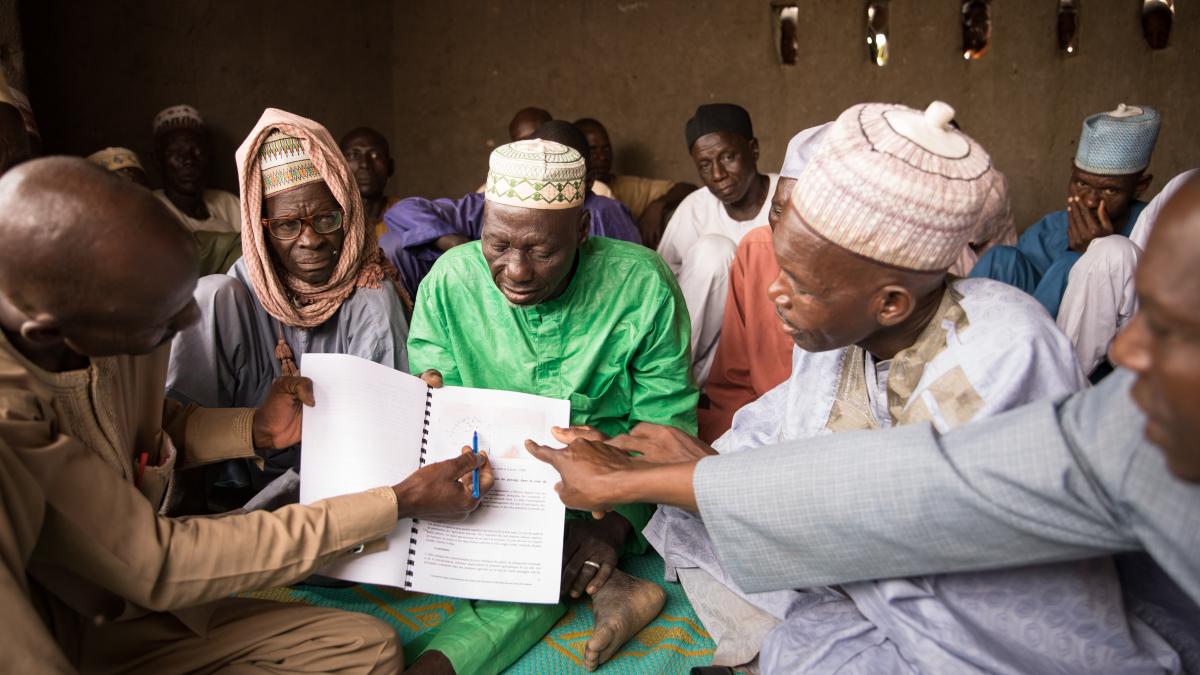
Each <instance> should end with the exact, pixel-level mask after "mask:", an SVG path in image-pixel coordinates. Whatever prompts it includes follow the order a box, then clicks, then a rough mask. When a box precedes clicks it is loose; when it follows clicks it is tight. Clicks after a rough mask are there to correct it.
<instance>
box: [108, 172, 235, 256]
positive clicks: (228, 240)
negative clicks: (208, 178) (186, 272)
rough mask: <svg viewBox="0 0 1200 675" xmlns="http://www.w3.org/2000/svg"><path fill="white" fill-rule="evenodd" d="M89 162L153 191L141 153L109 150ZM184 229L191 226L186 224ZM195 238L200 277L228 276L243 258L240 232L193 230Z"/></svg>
mask: <svg viewBox="0 0 1200 675" xmlns="http://www.w3.org/2000/svg"><path fill="white" fill-rule="evenodd" d="M88 161H90V162H92V163H93V164H98V165H99V166H101V167H103V168H105V169H107V170H108V171H111V172H113V173H115V174H117V175H118V176H120V177H121V178H124V179H126V180H128V181H132V182H134V183H137V184H138V185H141V186H142V187H144V188H146V189H147V190H149V189H150V180H149V178H147V177H146V170H145V169H144V168H142V163H141V161H140V160H139V159H138V156H137V153H135V152H134V151H132V150H129V149H127V148H105V149H103V150H98V151H96V152H93V153H92V154H90V155H88ZM184 225H185V226H186V225H187V223H186V222H184ZM192 238H193V239H195V240H196V259H197V260H198V261H199V267H198V269H199V270H200V276H204V275H207V274H224V273H225V272H228V271H229V268H230V267H233V263H235V262H237V259H238V258H240V257H242V237H241V235H240V234H238V233H237V232H217V231H214V230H192Z"/></svg>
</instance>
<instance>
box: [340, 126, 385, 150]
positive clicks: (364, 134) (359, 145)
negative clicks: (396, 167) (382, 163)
mask: <svg viewBox="0 0 1200 675" xmlns="http://www.w3.org/2000/svg"><path fill="white" fill-rule="evenodd" d="M350 150H377V151H379V152H381V153H383V154H387V153H388V144H387V141H386V140H385V139H384V138H383V136H381V135H379V134H376V133H372V132H370V131H360V132H358V133H356V134H353V135H352V136H350V137H349V138H347V139H345V140H344V141H342V151H343V152H348V151H350Z"/></svg>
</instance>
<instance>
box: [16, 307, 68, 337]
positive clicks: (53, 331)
mask: <svg viewBox="0 0 1200 675" xmlns="http://www.w3.org/2000/svg"><path fill="white" fill-rule="evenodd" d="M21 337H23V338H25V339H26V340H28V341H30V342H34V343H38V344H47V345H48V344H54V343H57V342H62V339H63V334H62V326H61V325H60V324H59V322H58V319H55V318H54V317H52V316H50V315H49V314H39V315H37V316H36V317H34V318H32V319H26V320H25V321H24V322H23V323H22V324H21Z"/></svg>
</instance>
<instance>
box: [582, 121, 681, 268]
mask: <svg viewBox="0 0 1200 675" xmlns="http://www.w3.org/2000/svg"><path fill="white" fill-rule="evenodd" d="M575 127H576V128H578V129H579V130H580V131H582V132H583V135H584V136H585V137H587V142H588V152H589V154H590V156H589V158H588V161H589V166H590V167H591V169H590V171H591V173H592V176H593V177H594V180H595V181H596V182H597V183H604V184H606V185H608V187H609V189H610V190H612V195H611V196H612V198H613V199H616V200H617V201H619V202H621V203H622V204H624V205H625V206H626V207H628V208H629V212H630V213H632V214H633V217H634V219H635V220H637V222H638V229H639V230H640V231H641V234H642V243H643V244H645V245H646V246H648V247H650V248H658V242H659V240H660V239H662V233H663V228H664V227H666V224H667V220H666V219H667V217H668V216H670V215H671V214H672V213H674V212H675V207H677V206H679V202H681V201H683V198H684V197H686V196H688V195H689V194H691V193H693V192H695V191H696V186H695V185H692V184H690V183H676V182H673V181H669V180H657V179H654V178H643V177H641V176H627V175H620V176H615V175H613V172H612V165H613V150H612V142H611V141H610V140H609V138H608V130H607V129H605V128H604V125H603V124H601V123H600V122H599V121H598V120H594V119H592V118H590V117H585V118H583V119H580V120H575Z"/></svg>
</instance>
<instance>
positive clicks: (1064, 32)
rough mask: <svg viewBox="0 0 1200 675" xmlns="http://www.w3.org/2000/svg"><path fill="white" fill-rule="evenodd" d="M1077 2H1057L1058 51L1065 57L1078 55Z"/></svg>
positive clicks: (1078, 0)
mask: <svg viewBox="0 0 1200 675" xmlns="http://www.w3.org/2000/svg"><path fill="white" fill-rule="evenodd" d="M1079 2H1080V0H1058V22H1057V24H1056V26H1055V32H1056V34H1057V36H1058V51H1060V52H1062V53H1063V54H1065V55H1066V56H1074V55H1076V54H1078V53H1079Z"/></svg>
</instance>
